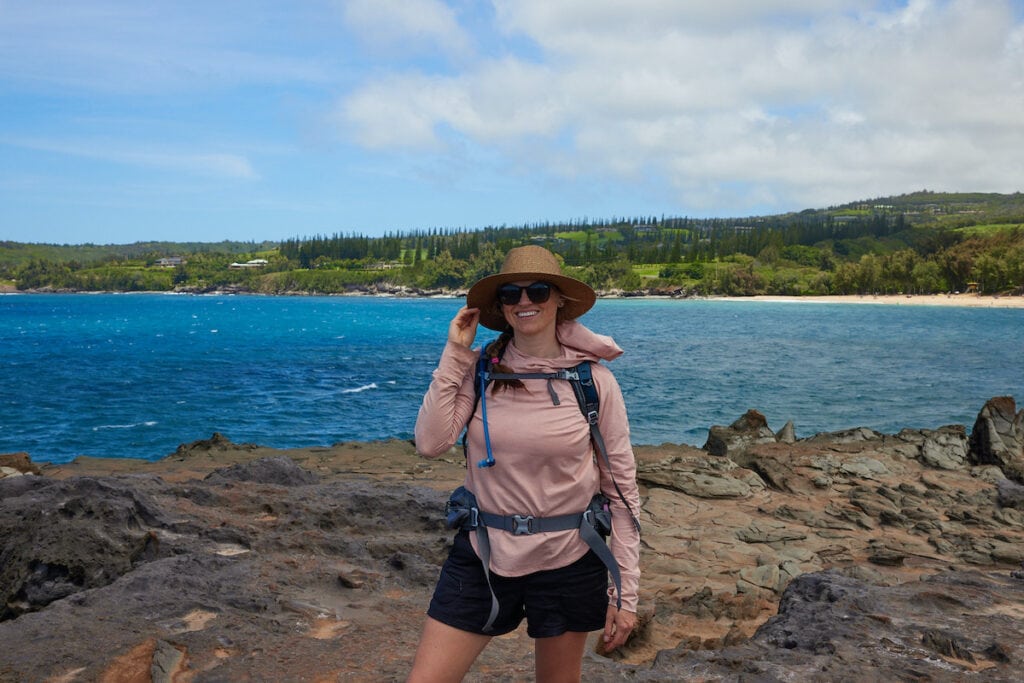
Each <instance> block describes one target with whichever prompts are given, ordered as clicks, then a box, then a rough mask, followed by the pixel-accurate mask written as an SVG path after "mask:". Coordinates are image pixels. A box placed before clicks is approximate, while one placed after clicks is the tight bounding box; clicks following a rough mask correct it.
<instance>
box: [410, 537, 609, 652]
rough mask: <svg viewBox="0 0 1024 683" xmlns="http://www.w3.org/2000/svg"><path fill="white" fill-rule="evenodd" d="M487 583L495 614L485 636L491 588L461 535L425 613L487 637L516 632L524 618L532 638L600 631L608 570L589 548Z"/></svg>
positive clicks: (605, 604) (467, 540)
mask: <svg viewBox="0 0 1024 683" xmlns="http://www.w3.org/2000/svg"><path fill="white" fill-rule="evenodd" d="M491 585H492V586H493V587H494V594H495V595H496V596H497V598H498V616H497V618H496V619H495V620H494V625H493V626H492V629H491V631H490V632H488V633H484V631H483V627H484V624H485V623H487V617H488V615H489V614H490V612H491V590H490V588H488V586H487V577H486V576H485V575H484V568H483V564H482V563H481V562H480V558H479V557H477V555H476V552H475V551H474V550H473V546H472V545H471V544H470V542H469V532H467V531H460V532H459V533H458V534H456V536H455V542H454V544H453V545H452V549H451V552H449V554H448V559H447V560H445V563H444V566H443V567H441V577H440V578H439V579H438V581H437V587H436V588H435V589H434V597H433V598H432V599H431V600H430V607H429V608H428V609H427V614H428V615H430V616H431V617H432V618H434V619H436V620H438V621H440V622H441V623H443V624H447V625H449V626H452V627H454V628H457V629H460V630H462V631H470V632H472V633H479V634H481V635H490V636H499V635H502V634H504V633H509V632H511V631H514V630H516V628H518V627H519V624H520V623H521V622H522V620H523V617H524V616H525V617H526V633H527V635H529V636H530V637H531V638H550V637H553V636H560V635H562V634H563V633H565V632H567V631H580V632H587V631H596V630H598V629H603V628H604V622H605V617H606V615H607V613H608V569H607V568H606V567H605V566H604V563H603V562H601V559H600V558H599V557H598V556H597V555H595V554H594V551H592V550H588V551H587V554H586V555H584V556H583V557H581V558H580V559H578V560H576V561H575V562H573V563H572V564H570V565H568V566H566V567H560V568H558V569H550V570H546V571H540V572H535V573H533V574H527V575H526V576H516V577H505V576H498V575H496V574H494V573H492V574H491Z"/></svg>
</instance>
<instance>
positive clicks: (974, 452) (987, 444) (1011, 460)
mask: <svg viewBox="0 0 1024 683" xmlns="http://www.w3.org/2000/svg"><path fill="white" fill-rule="evenodd" d="M1016 411H1017V406H1016V403H1015V402H1014V400H1013V397H1012V396H999V397H996V398H993V399H989V401H988V402H987V403H986V404H985V407H984V408H982V409H981V412H980V413H978V419H977V420H976V421H975V422H974V429H973V430H972V431H971V439H970V458H971V462H974V463H977V464H980V465H996V466H997V467H999V468H1000V469H1001V470H1002V471H1003V473H1004V474H1006V476H1007V477H1009V478H1011V479H1013V480H1015V481H1017V482H1018V483H1021V484H1024V410H1021V411H1020V412H1016Z"/></svg>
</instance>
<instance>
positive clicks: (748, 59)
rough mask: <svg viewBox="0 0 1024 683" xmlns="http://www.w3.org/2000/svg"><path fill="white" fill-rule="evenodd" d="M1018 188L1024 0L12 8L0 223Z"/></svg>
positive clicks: (740, 211)
mask: <svg viewBox="0 0 1024 683" xmlns="http://www.w3.org/2000/svg"><path fill="white" fill-rule="evenodd" d="M923 189H928V190H932V191H970V192H1017V191H1022V190H1024V0H909V1H897V0H707V1H706V0H686V1H685V2H684V1H682V0H631V1H630V2H625V1H623V0H618V1H614V2H613V1H611V0H490V1H484V0H479V1H473V0H290V1H285V0H278V1H271V0H147V1H145V2H143V1H139V0H0V240H13V241H18V242H44V243H56V244H81V243H94V244H123V243H132V242H137V241H149V240H170V241H201V242H216V241H220V240H242V241H250V240H253V241H263V240H272V241H276V240H282V239H290V238H302V237H311V236H317V235H336V234H341V235H353V234H358V235H368V236H380V235H384V234H389V233H390V234H394V233H403V232H410V231H414V230H429V229H434V228H439V229H450V230H457V229H477V228H483V227H486V226H498V225H514V226H518V225H524V224H534V223H543V222H561V221H573V220H580V219H591V220H595V219H613V218H616V217H634V216H637V217H648V216H662V215H664V216H680V217H681V216H689V217H742V216H752V215H765V214H775V213H784V212H788V211H800V210H803V209H807V208H824V207H828V206H834V205H838V204H843V203H847V202H852V201H859V200H865V199H871V198H876V197H883V196H888V195H893V194H902V193H905V192H914V191H917V190H923Z"/></svg>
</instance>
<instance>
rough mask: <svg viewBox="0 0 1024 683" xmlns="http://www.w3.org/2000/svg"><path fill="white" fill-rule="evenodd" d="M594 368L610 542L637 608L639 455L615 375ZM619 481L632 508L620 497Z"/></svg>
mask: <svg viewBox="0 0 1024 683" xmlns="http://www.w3.org/2000/svg"><path fill="white" fill-rule="evenodd" d="M593 372H594V383H595V384H596V385H597V388H598V395H599V397H600V400H601V408H600V413H599V415H598V421H597V426H598V429H600V431H601V436H602V438H603V440H604V443H605V447H606V448H607V451H608V463H606V462H605V460H604V458H603V457H602V456H601V454H600V453H598V454H597V460H598V467H599V469H600V471H601V491H602V492H603V493H604V494H605V495H606V496H607V497H608V499H609V500H610V501H611V509H612V535H611V538H610V539H609V545H610V547H611V551H612V554H613V555H614V556H615V560H616V561H617V562H618V563H619V572H620V573H621V575H622V607H623V609H626V610H629V611H630V612H636V610H637V604H638V602H639V596H638V592H639V586H640V532H639V531H638V530H637V528H636V527H635V526H634V525H633V521H632V517H631V516H630V509H632V513H633V514H636V515H639V514H640V492H639V489H638V487H637V482H636V459H635V457H634V455H633V446H632V445H631V443H630V439H629V418H628V416H627V414H626V403H625V400H624V399H623V398H622V390H621V389H620V387H619V383H618V381H617V380H616V379H615V376H614V375H612V373H611V371H610V370H609V369H608V368H606V367H605V366H603V365H599V364H597V363H595V364H593ZM609 463H610V464H611V469H610V470H609V468H608V464H609ZM613 478H614V480H613ZM616 485H617V486H618V490H619V491H621V492H622V496H623V498H625V501H626V503H628V504H629V508H630V509H627V508H626V506H625V505H624V504H623V502H622V500H620V499H619V495H618V492H617V491H616ZM608 594H609V603H610V604H615V588H614V587H609V589H608Z"/></svg>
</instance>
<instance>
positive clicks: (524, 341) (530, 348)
mask: <svg viewBox="0 0 1024 683" xmlns="http://www.w3.org/2000/svg"><path fill="white" fill-rule="evenodd" d="M512 343H513V344H514V345H515V347H516V348H517V349H519V352H520V353H522V354H524V355H527V356H533V357H534V358H558V357H559V356H561V355H562V345H561V344H559V343H558V337H557V336H555V330H554V328H553V327H552V328H551V330H550V331H547V330H545V333H544V334H539V335H524V334H516V335H515V337H514V338H513V339H512Z"/></svg>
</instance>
